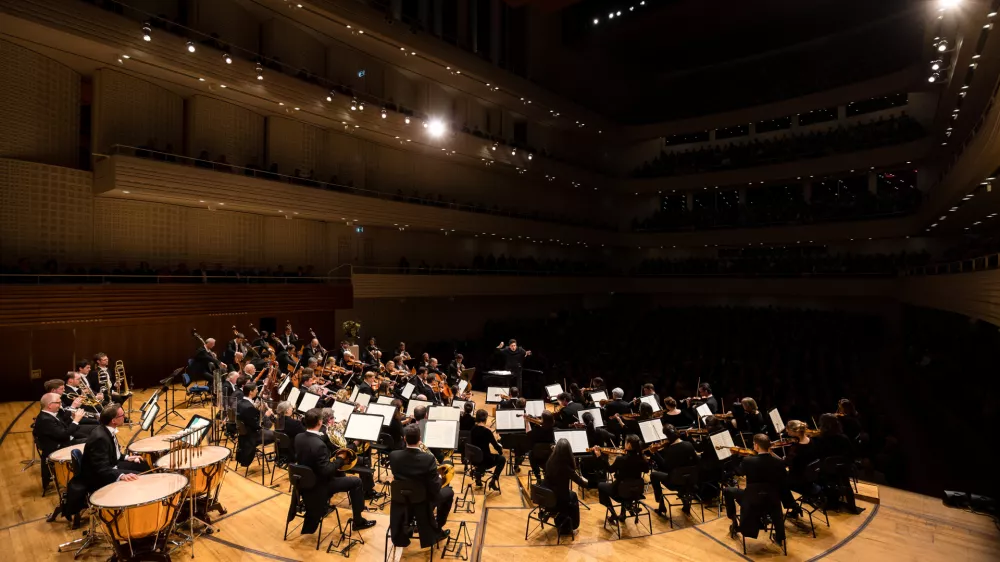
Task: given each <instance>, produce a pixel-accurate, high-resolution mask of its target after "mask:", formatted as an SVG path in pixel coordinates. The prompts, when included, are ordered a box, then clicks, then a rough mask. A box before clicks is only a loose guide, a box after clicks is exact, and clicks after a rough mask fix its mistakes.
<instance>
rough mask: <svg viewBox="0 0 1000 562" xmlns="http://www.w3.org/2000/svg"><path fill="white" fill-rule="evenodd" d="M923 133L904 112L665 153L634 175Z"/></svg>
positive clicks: (795, 156)
mask: <svg viewBox="0 0 1000 562" xmlns="http://www.w3.org/2000/svg"><path fill="white" fill-rule="evenodd" d="M923 135H924V130H923V127H921V126H920V124H919V123H918V122H917V121H916V120H914V119H913V118H911V117H909V116H908V115H906V114H905V113H904V114H903V115H901V116H899V117H891V118H889V119H883V118H881V117H879V118H878V119H876V120H875V121H869V122H866V123H862V124H859V125H855V126H852V127H837V128H835V129H830V130H826V131H817V132H810V133H805V134H799V133H792V134H790V135H788V136H786V137H780V138H774V139H768V140H763V141H761V140H757V139H754V140H751V141H749V142H742V143H738V144H737V143H733V144H727V145H725V146H713V147H706V148H700V149H698V150H688V151H684V152H661V153H660V155H659V156H657V157H656V158H655V159H654V160H652V161H651V162H646V163H645V164H643V165H642V166H640V167H639V168H638V169H637V170H635V171H634V172H633V173H632V175H633V176H635V177H639V178H652V177H663V176H678V175H684V174H698V173H703V172H712V171H718V170H732V169H738V168H749V167H753V166H763V165H767V164H776V163H779V162H788V161H791V160H800V159H805V158H819V157H822V156H829V155H831V154H838V153H844V152H856V151H859V150H867V149H871V148H877V147H880V146H886V145H890V144H899V143H904V142H909V141H912V140H916V139H918V138H920V137H921V136H923Z"/></svg>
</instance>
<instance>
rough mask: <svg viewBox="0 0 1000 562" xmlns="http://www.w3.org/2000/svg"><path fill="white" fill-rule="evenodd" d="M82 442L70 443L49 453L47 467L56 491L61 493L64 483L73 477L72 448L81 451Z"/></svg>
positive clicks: (64, 487)
mask: <svg viewBox="0 0 1000 562" xmlns="http://www.w3.org/2000/svg"><path fill="white" fill-rule="evenodd" d="M83 447H84V445H83V443H80V444H79V445H71V446H69V447H63V448H62V449H59V450H57V451H54V452H53V453H52V454H51V455H49V467H51V471H52V479H53V480H55V482H56V492H58V493H59V495H62V493H63V491H64V490H65V489H66V484H67V483H69V481H70V479H71V478H73V457H72V452H73V451H74V450H77V451H80V452H83Z"/></svg>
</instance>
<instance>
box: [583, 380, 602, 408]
mask: <svg viewBox="0 0 1000 562" xmlns="http://www.w3.org/2000/svg"><path fill="white" fill-rule="evenodd" d="M605 390H606V389H605V388H604V379H603V378H601V377H594V378H593V380H591V381H590V388H589V389H588V390H587V391H586V394H585V395H584V397H583V403H584V404H586V405H587V407H588V408H590V407H599V406H600V404H597V403H595V402H594V399H593V398H591V395H592V394H593V393H595V392H600V391H605Z"/></svg>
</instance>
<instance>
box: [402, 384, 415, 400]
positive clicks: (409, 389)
mask: <svg viewBox="0 0 1000 562" xmlns="http://www.w3.org/2000/svg"><path fill="white" fill-rule="evenodd" d="M414 388H416V387H415V386H413V384H412V383H406V386H404V387H403V390H402V391H400V393H399V394H400V395H401V396H402V397H403V398H406V399H407V400H409V399H410V395H411V394H413V389H414Z"/></svg>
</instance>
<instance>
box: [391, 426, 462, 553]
mask: <svg viewBox="0 0 1000 562" xmlns="http://www.w3.org/2000/svg"><path fill="white" fill-rule="evenodd" d="M403 439H404V441H405V443H406V448H404V449H400V450H398V451H393V452H391V453H389V464H390V465H391V466H392V477H393V479H400V480H408V481H411V482H415V483H419V484H420V485H421V487H423V488H424V489H425V490H427V502H426V503H423V504H418V505H415V506H410V509H411V510H412V511H411V515H415V516H416V518H417V529H418V531H419V535H420V548H426V547H429V546H431V545H433V544H434V543H436V542H437V541H439V540H441V538H443V535H447V534H448V532H447V531H445V530H444V526H445V523H447V522H448V514H449V513H450V512H451V504H452V502H453V501H454V499H455V491H454V490H453V489H452V488H451V486H446V487H442V482H441V475H440V474H439V473H438V471H437V466H438V463H437V460H435V458H434V456H433V455H431V454H430V453H426V452H424V451H423V450H421V448H420V428H419V427H417V426H416V425H415V424H411V425H408V426H406V427H405V428H403ZM401 507H402V506H399V504H397V503H395V502H393V504H392V505H391V507H390V510H389V528H390V529H391V531H392V544H394V545H396V546H399V547H405V546H408V545H409V544H410V537H409V534H408V533H407V532H406V530H405V527H406V525H407V524H408V523H409V521H407V518H406V517H405V516H404V514H403V512H402V509H401ZM435 509H436V510H437V517H436V520H433V524H432V518H431V516H432V511H433V510H435Z"/></svg>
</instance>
